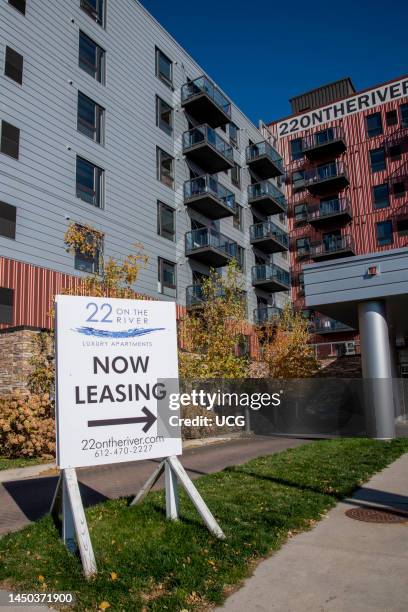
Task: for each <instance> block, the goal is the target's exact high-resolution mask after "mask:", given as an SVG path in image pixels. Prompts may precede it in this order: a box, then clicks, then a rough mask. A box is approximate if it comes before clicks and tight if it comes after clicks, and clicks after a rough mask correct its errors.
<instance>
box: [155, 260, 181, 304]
mask: <svg viewBox="0 0 408 612" xmlns="http://www.w3.org/2000/svg"><path fill="white" fill-rule="evenodd" d="M158 281H159V282H158V291H159V293H163V295H169V296H172V297H175V296H176V289H177V284H176V264H175V263H173V262H172V261H167V260H166V259H162V258H161V257H159V258H158Z"/></svg>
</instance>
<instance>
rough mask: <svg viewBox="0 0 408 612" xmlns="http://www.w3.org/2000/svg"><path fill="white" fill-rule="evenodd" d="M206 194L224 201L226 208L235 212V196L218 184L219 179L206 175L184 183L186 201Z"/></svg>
mask: <svg viewBox="0 0 408 612" xmlns="http://www.w3.org/2000/svg"><path fill="white" fill-rule="evenodd" d="M204 194H211V195H213V196H214V197H216V198H217V199H218V200H220V201H222V202H223V204H224V205H225V206H227V207H228V208H229V209H231V211H232V212H235V195H234V194H233V193H232V191H229V189H227V188H226V187H224V186H223V185H221V183H219V182H218V179H217V177H214V176H211V175H209V174H206V175H204V176H198V177H196V178H194V179H191V180H190V181H186V182H185V183H184V199H185V200H189V199H192V198H197V197H199V196H202V195H204Z"/></svg>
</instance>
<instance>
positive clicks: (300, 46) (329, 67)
mask: <svg viewBox="0 0 408 612" xmlns="http://www.w3.org/2000/svg"><path fill="white" fill-rule="evenodd" d="M141 1H142V4H143V5H144V6H145V7H146V8H147V9H148V10H149V11H150V12H151V13H152V14H153V15H154V16H155V17H156V19H158V21H160V23H161V24H162V25H163V26H164V27H165V28H166V29H167V30H168V31H169V32H170V34H172V35H173V36H174V37H175V38H176V40H177V41H178V42H179V43H180V44H181V45H182V46H183V47H184V48H185V49H186V50H187V51H188V52H189V53H190V55H192V57H193V58H194V59H195V60H196V61H197V62H198V63H199V64H200V65H201V66H202V67H203V68H204V69H205V70H206V72H207V73H208V74H209V75H210V76H211V77H212V78H213V79H214V80H215V81H216V82H217V83H219V85H220V86H221V87H222V88H223V89H224V91H225V92H226V93H227V94H228V95H229V96H230V97H231V99H232V100H233V101H234V102H235V103H236V104H237V105H238V106H239V107H240V108H241V109H242V110H243V111H244V112H245V113H246V114H247V115H248V117H249V118H250V119H252V120H253V121H254V122H256V123H257V122H258V119H260V118H261V119H263V120H264V121H266V122H267V121H272V120H274V119H278V118H280V117H283V116H284V115H287V114H289V112H290V106H289V102H288V100H289V98H290V97H292V96H294V95H297V94H299V93H302V92H303V91H307V90H308V89H312V88H314V87H318V86H319V85H323V84H325V83H328V82H330V81H334V80H336V79H339V78H342V77H343V76H350V77H351V78H352V80H353V82H354V85H355V86H356V88H357V89H363V88H365V87H370V86H372V85H376V84H378V83H381V82H382V81H387V80H389V79H392V78H394V77H396V76H399V75H402V74H406V73H408V35H407V23H408V19H407V18H408V3H407V2H406V0H388V1H387V2H386V1H384V0H353V1H350V0H343V2H341V3H340V2H334V1H332V2H327V1H326V2H323V1H322V0H315V1H314V2H304V1H300V0H292V1H291V2H290V1H288V0H281V1H276V0H249V1H248V0H205V1H198V2H197V1H190V0H166V1H165V0H141Z"/></svg>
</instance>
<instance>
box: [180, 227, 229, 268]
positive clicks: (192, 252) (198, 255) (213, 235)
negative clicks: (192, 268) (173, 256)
mask: <svg viewBox="0 0 408 612" xmlns="http://www.w3.org/2000/svg"><path fill="white" fill-rule="evenodd" d="M237 246H238V245H237V243H236V242H235V241H234V240H231V239H230V238H227V236H224V235H223V234H220V233H219V232H217V231H216V230H214V229H212V228H210V227H200V228H199V229H196V230H192V231H191V232H187V234H186V236H185V248H186V256H187V257H192V258H194V259H196V260H197V261H200V262H201V263H203V264H205V265H206V266H210V267H213V268H221V267H222V266H225V265H227V263H228V262H229V261H231V259H233V258H234V257H236V256H237V251H238V249H237Z"/></svg>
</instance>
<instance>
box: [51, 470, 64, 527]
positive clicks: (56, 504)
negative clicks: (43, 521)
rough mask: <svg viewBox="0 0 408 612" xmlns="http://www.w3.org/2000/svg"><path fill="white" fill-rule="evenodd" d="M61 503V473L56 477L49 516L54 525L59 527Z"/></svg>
mask: <svg viewBox="0 0 408 612" xmlns="http://www.w3.org/2000/svg"><path fill="white" fill-rule="evenodd" d="M61 503H62V473H61V474H60V475H59V477H58V482H57V487H56V489H55V493H54V497H53V498H52V502H51V507H50V514H51V516H52V518H53V521H54V523H55V525H60V520H59V513H60V510H61Z"/></svg>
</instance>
